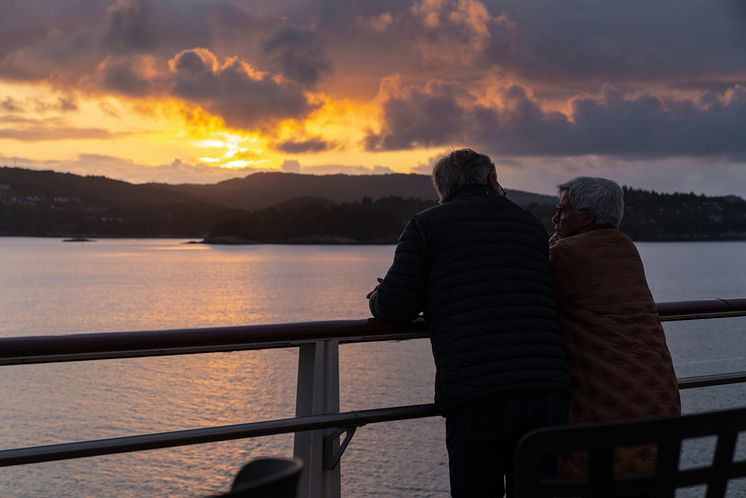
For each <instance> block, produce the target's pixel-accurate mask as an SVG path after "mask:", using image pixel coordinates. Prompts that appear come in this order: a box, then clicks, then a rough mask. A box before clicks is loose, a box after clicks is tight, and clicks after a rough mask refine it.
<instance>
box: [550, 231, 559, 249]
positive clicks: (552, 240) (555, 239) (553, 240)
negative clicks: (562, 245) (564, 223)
mask: <svg viewBox="0 0 746 498" xmlns="http://www.w3.org/2000/svg"><path fill="white" fill-rule="evenodd" d="M559 239H560V236H559V234H558V233H557V232H554V233H553V234H552V236H551V237H549V247H552V246H553V245H554V244H556V243H557V242H559Z"/></svg>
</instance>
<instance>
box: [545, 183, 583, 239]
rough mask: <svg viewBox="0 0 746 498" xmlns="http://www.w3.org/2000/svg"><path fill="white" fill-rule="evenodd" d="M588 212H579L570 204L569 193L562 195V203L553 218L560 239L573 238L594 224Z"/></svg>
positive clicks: (562, 193) (564, 192) (563, 192)
mask: <svg viewBox="0 0 746 498" xmlns="http://www.w3.org/2000/svg"><path fill="white" fill-rule="evenodd" d="M591 218H592V217H591V216H590V213H589V212H588V211H577V210H576V209H575V207H574V206H573V205H572V202H570V198H569V196H568V195H567V191H566V190H565V191H562V192H561V193H560V201H559V204H557V208H556V210H555V212H554V216H552V223H554V230H555V231H556V232H557V235H559V237H560V238H562V237H571V236H573V235H576V234H577V233H579V232H580V231H581V230H582V229H583V228H584V227H586V226H587V225H589V224H591V223H592V219H591Z"/></svg>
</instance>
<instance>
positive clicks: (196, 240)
mask: <svg viewBox="0 0 746 498" xmlns="http://www.w3.org/2000/svg"><path fill="white" fill-rule="evenodd" d="M0 238H28V239H59V240H60V242H62V241H64V240H65V239H68V240H69V239H72V238H85V239H88V241H90V242H94V241H96V240H164V239H177V240H182V241H184V242H183V243H184V244H204V245H214V246H251V245H288V246H302V245H315V246H343V245H348V246H385V245H396V241H356V240H351V239H345V238H338V239H336V240H334V238H329V237H318V238H304V239H298V240H276V241H256V240H245V239H240V238H232V237H217V239H218V240H214V239H211V238H209V237H208V238H200V237H185V236H180V235H157V236H153V235H147V236H145V235H143V236H137V235H135V236H121V235H86V236H80V235H77V236H71V235H56V234H55V235H25V234H0ZM221 239H229V240H221ZM632 241H633V242H646V243H650V242H655V243H676V242H744V241H746V235H744V236H733V237H715V238H670V237H669V238H660V239H632Z"/></svg>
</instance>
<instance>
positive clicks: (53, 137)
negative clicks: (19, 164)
mask: <svg viewBox="0 0 746 498" xmlns="http://www.w3.org/2000/svg"><path fill="white" fill-rule="evenodd" d="M125 135H127V133H113V132H110V131H108V130H106V129H103V128H83V127H77V126H74V125H71V124H70V123H69V122H68V121H66V120H63V119H59V118H47V119H33V118H23V117H9V116H0V139H6V140H18V141H21V142H43V141H59V140H106V139H112V138H117V137H121V136H125Z"/></svg>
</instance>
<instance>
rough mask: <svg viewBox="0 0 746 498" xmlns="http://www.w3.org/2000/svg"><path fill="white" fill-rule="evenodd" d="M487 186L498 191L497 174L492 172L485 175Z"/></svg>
mask: <svg viewBox="0 0 746 498" xmlns="http://www.w3.org/2000/svg"><path fill="white" fill-rule="evenodd" d="M487 185H489V186H490V187H492V188H494V189H495V190H497V191H499V190H500V184H499V183H497V173H496V172H494V171H492V172H491V173H489V174H488V175H487Z"/></svg>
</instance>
